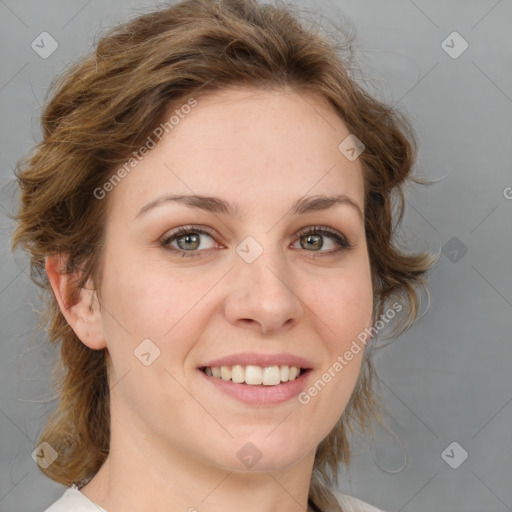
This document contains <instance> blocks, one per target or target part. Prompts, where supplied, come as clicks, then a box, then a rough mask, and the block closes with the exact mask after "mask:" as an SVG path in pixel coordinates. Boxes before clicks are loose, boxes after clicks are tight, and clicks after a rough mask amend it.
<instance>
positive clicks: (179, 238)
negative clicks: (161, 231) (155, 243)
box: [160, 226, 216, 258]
mask: <svg viewBox="0 0 512 512" xmlns="http://www.w3.org/2000/svg"><path fill="white" fill-rule="evenodd" d="M202 236H207V237H208V238H210V240H213V236H212V234H211V233H209V232H208V231H206V230H204V229H201V228H197V227H193V226H181V227H179V228H177V229H175V230H173V231H171V232H170V233H167V234H166V235H165V236H164V237H163V239H162V240H161V241H160V245H161V246H162V247H165V248H167V249H169V250H171V251H173V252H175V253H178V254H181V256H182V257H184V258H186V257H191V256H192V257H193V256H200V252H201V251H199V249H201V250H207V249H211V248H212V247H215V245H216V244H215V243H210V244H208V243H206V244H205V243H203V242H202V240H201V237H202ZM173 243H175V244H176V245H174V246H173V245H172V244H173ZM205 245H206V247H205Z"/></svg>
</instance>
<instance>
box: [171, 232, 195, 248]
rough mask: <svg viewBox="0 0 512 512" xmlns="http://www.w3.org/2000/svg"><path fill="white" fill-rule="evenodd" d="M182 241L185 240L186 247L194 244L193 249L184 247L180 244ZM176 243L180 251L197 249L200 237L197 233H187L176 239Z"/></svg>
mask: <svg viewBox="0 0 512 512" xmlns="http://www.w3.org/2000/svg"><path fill="white" fill-rule="evenodd" d="M182 240H185V244H186V245H190V244H193V247H182V244H181V243H180V242H181V241H182ZM191 240H192V241H191ZM176 242H177V244H178V246H179V248H180V249H184V250H190V249H197V248H198V247H199V235H198V234H197V233H187V234H186V235H183V236H180V237H178V238H176ZM194 244H195V245H194Z"/></svg>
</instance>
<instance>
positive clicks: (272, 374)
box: [205, 364, 300, 386]
mask: <svg viewBox="0 0 512 512" xmlns="http://www.w3.org/2000/svg"><path fill="white" fill-rule="evenodd" d="M205 373H206V375H209V376H210V377H217V378H220V379H223V380H231V381H233V382H236V383H242V382H245V383H246V384H249V385H258V384H263V385H264V386H275V385H277V384H279V383H280V382H287V381H289V380H295V379H296V378H297V377H298V376H299V374H300V368H297V367H296V366H288V365H282V366H265V367H261V366H254V365H247V366H242V365H240V364H235V365H233V366H214V367H209V366H207V367H206V368H205Z"/></svg>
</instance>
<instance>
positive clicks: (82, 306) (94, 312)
mask: <svg viewBox="0 0 512 512" xmlns="http://www.w3.org/2000/svg"><path fill="white" fill-rule="evenodd" d="M66 261H67V255H55V256H54V255H52V256H47V257H46V258H45V269H46V274H47V275H48V279H49V281H50V284H51V286H52V289H53V293H54V295H55V298H56V300H57V302H58V304H59V307H60V310H61V311H62V314H63V315H64V317H65V318H66V320H67V322H68V324H69V325H70V327H71V328H72V329H73V331H75V334H76V335H77V336H78V337H79V338H80V340H81V341H82V343H83V344H84V345H86V346H88V347H89V348H91V349H93V350H100V349H103V348H106V346H107V344H106V341H105V336H104V332H103V321H102V316H101V311H100V307H99V306H100V305H99V302H98V299H97V295H96V291H95V290H94V287H93V284H92V280H91V279H89V280H88V281H87V283H86V284H85V286H84V287H83V288H80V293H79V296H78V299H77V301H76V302H75V303H73V304H68V290H70V289H71V286H72V284H73V283H72V282H71V279H72V277H73V275H71V274H67V273H66V272H65V271H64V269H65V266H66V265H65V264H66ZM74 276H75V277H76V274H74Z"/></svg>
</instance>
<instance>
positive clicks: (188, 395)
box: [100, 88, 372, 471]
mask: <svg viewBox="0 0 512 512" xmlns="http://www.w3.org/2000/svg"><path fill="white" fill-rule="evenodd" d="M196 101H197V104H196V105H195V106H194V107H193V108H190V109H188V108H185V109H181V110H180V109H179V106H176V107H174V109H173V112H174V110H175V109H178V110H180V112H181V114H182V115H181V116H180V117H179V122H178V123H176V118H175V119H174V121H173V124H172V126H174V127H173V128H172V130H169V132H168V133H167V134H165V135H164V137H163V138H162V140H161V141H160V142H159V143H158V144H157V145H156V147H154V148H153V149H152V150H151V151H150V152H148V153H147V154H146V156H144V157H141V159H140V161H139V162H138V163H137V165H136V166H134V167H133V169H131V170H130V172H128V173H127V175H126V176H125V177H124V178H123V179H122V180H121V181H120V182H119V183H118V184H117V185H116V186H115V187H113V190H112V191H110V192H109V193H108V194H107V195H106V197H105V198H104V199H101V200H104V201H108V202H109V209H108V218H107V225H106V245H105V249H104V251H105V252H104V272H103V280H102V282H101V295H100V302H101V318H102V329H103V333H104V337H105V344H106V347H107V348H108V353H109V355H110V358H111V366H110V368H109V372H110V376H109V377H110V386H111V395H112V409H111V413H112V433H113V435H115V433H116V432H119V435H122V436H123V438H124V439H125V440H126V442H130V443H131V448H130V449H137V448H136V446H137V443H142V444H150V445H151V446H152V448H153V449H154V450H155V451H154V452H152V453H160V454H161V453H167V454H169V455H171V454H173V455H174V456H176V457H177V456H179V457H184V459H183V460H185V459H188V460H192V459H194V460H195V461H196V462H197V461H199V462H202V463H205V464H208V465H214V466H217V467H221V468H226V469H229V470H234V471H244V470H245V471H246V470H250V469H251V468H254V470H255V471H261V470H268V469H274V470H276V469H279V468H286V467H290V466H292V465H294V464H296V463H297V462H298V461H300V460H301V459H303V458H304V457H305V456H310V457H314V451H315V449H316V447H317V445H318V444H319V443H320V442H321V441H322V439H324V437H325V436H326V435H327V434H328V433H329V432H330V430H331V429H332V428H333V426H334V425H335V423H336V422H337V420H338V419H339V417H340V416H341V414H342V412H343V410H344V408H345V406H346V404H347V402H348V400H349V398H350V395H351V393H352V391H353V389H354V386H355V383H356V380H357V377H358V374H359V370H360V365H361V361H362V356H363V351H362V350H361V351H359V352H358V353H357V354H353V358H352V359H351V360H350V361H349V362H348V361H346V359H344V360H345V364H344V365H342V370H338V371H335V370H333V368H334V367H335V366H336V365H335V363H336V361H338V362H339V361H340V359H339V358H341V357H343V356H344V354H345V353H346V352H347V350H349V348H350V346H351V344H352V342H353V341H354V340H356V339H357V336H358V334H360V333H361V332H362V331H363V330H364V329H365V327H368V326H369V325H371V314H372V285H371V277H370V267H369V259H368V253H367V245H366V239H365V231H364V222H363V218H362V214H361V212H364V194H363V177H362V167H361V164H360V162H359V160H357V159H356V160H354V161H351V160H349V159H347V158H346V157H345V156H344V154H342V152H341V151H340V150H339V149H338V146H339V144H340V143H341V142H342V141H343V140H344V139H345V138H346V137H347V136H348V135H349V133H350V132H349V131H348V130H347V128H346V127H345V125H344V124H343V122H342V121H341V119H340V118H339V117H338V116H337V115H336V114H335V112H334V111H332V110H331V109H330V108H329V107H328V106H327V105H326V104H324V103H322V102H321V101H319V100H318V98H315V97H314V96H311V95H307V96H305V95H298V94H297V93H293V92H291V91H279V92H275V91H274V92H268V91H262V90H256V89H244V88H232V89H230V90H223V91H221V92H216V93H209V94H207V95H205V96H202V97H197V98H196ZM183 112H189V113H187V114H186V115H185V114H183ZM171 114H172V112H171V113H170V114H169V117H170V115H171ZM169 126H171V125H168V127H169ZM153 138H154V139H155V137H153ZM143 153H145V152H144V151H143ZM341 195H344V196H346V197H347V198H348V199H349V200H347V201H342V202H338V203H329V206H330V207H328V208H327V207H325V206H328V205H327V204H326V202H325V201H324V202H321V201H320V202H316V203H314V202H310V201H311V200H310V199H309V198H311V197H314V196H315V197H317V196H325V197H328V198H332V197H334V196H341ZM172 196H181V197H183V196H184V197H185V198H184V199H182V200H179V201H176V200H171V199H170V198H171V197H172ZM193 196H201V197H203V199H198V198H194V197H193ZM205 198H209V199H205ZM214 198H215V199H214ZM349 201H351V202H349ZM226 204H229V205H231V207H232V208H233V210H235V209H236V213H235V212H231V211H229V210H228V209H227V208H225V207H224V206H225V205H226ZM308 205H309V206H308ZM322 206H323V207H322ZM315 226H316V227H317V229H318V230H320V233H316V234H315V232H314V227H315ZM181 227H184V228H185V229H184V230H183V232H181V233H177V234H175V231H176V230H177V228H181ZM321 230H327V231H329V232H328V233H327V232H323V231H321ZM311 231H313V233H311ZM173 235H175V236H173ZM340 241H341V244H343V243H344V241H346V242H349V243H350V244H353V247H351V248H349V249H347V248H343V245H340ZM258 358H259V359H258ZM222 359H224V361H221V360H222ZM251 363H252V364H251ZM287 363H288V364H289V365H291V366H298V367H300V368H307V369H308V371H307V372H305V373H304V374H303V375H301V376H300V377H299V378H298V379H297V380H294V381H288V382H287V383H283V384H276V382H277V381H276V380H274V379H278V380H279V381H281V378H282V379H283V380H285V379H286V369H285V368H283V366H284V365H286V364H287ZM232 365H235V366H236V368H235V369H234V370H233V374H235V375H236V377H235V379H236V380H241V379H243V378H246V377H247V379H248V380H249V381H250V382H258V378H260V376H261V377H264V378H265V379H268V380H265V382H267V384H260V385H254V384H247V383H240V382H237V383H233V382H232V381H230V382H228V381H224V380H223V379H222V378H218V377H215V376H214V375H208V374H207V373H205V371H203V370H204V368H205V367H206V366H213V367H220V366H226V367H227V368H224V369H222V370H220V371H221V372H223V373H222V374H223V375H224V377H227V376H228V375H229V370H230V369H232V368H231V367H232ZM238 365H241V366H242V367H240V366H238ZM246 365H250V366H251V368H249V369H246V368H245V366H246ZM260 367H262V368H263V369H261V370H260ZM266 367H274V368H272V369H270V370H268V369H264V368H266ZM275 367H277V369H276V368H275ZM337 368H338V369H339V365H338V366H337ZM217 371H218V370H215V369H212V371H211V373H212V374H213V373H215V374H216V373H217ZM293 371H294V370H289V372H288V374H290V373H292V372H293ZM208 373H210V371H209V370H208ZM326 374H327V377H325V375H326ZM329 376H330V377H331V378H330V379H329V378H328V377H329ZM288 378H290V375H289V377H288ZM251 379H255V380H254V381H252V380H251ZM328 380H329V382H327V383H326V381H328ZM318 381H320V384H319V383H318ZM315 383H316V384H317V392H316V394H315V391H313V392H311V393H309V392H308V390H309V389H310V388H311V387H312V386H314V385H315ZM318 390H319V391H318ZM121 425H122V428H121V427H120V426H121ZM121 432H122V434H121ZM249 443H250V444H249ZM146 449H147V446H146ZM147 453H150V452H147ZM148 457H149V455H148ZM311 460H312V459H311Z"/></svg>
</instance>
